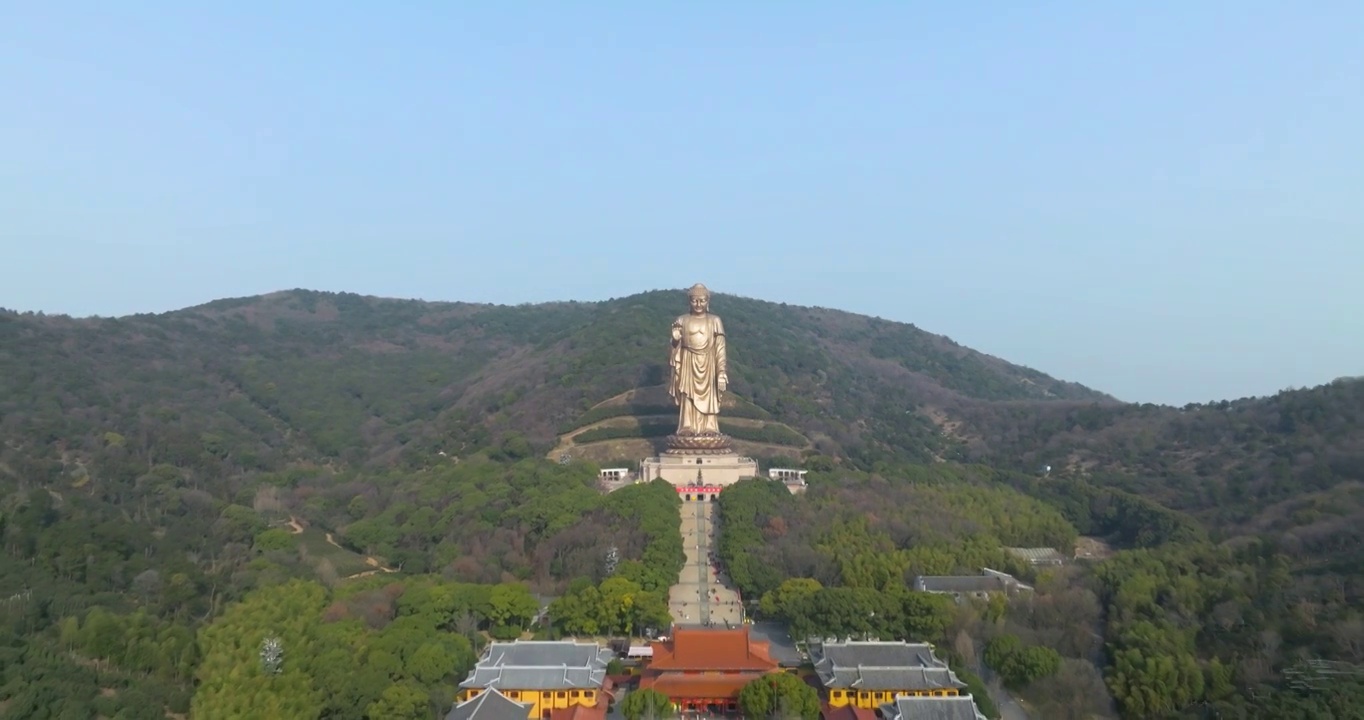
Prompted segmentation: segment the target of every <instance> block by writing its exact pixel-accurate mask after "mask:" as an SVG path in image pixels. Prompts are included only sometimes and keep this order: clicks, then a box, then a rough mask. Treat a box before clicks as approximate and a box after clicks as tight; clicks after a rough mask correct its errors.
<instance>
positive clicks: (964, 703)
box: [881, 695, 985, 720]
mask: <svg viewBox="0 0 1364 720" xmlns="http://www.w3.org/2000/svg"><path fill="white" fill-rule="evenodd" d="M881 716H882V717H884V718H886V720H985V716H984V715H982V714H981V712H980V709H979V708H977V707H976V701H975V699H974V698H972V697H971V696H970V695H958V696H956V697H909V696H902V697H898V698H896V699H895V702H893V703H886V704H885V705H882V706H881Z"/></svg>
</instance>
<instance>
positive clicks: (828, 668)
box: [812, 642, 966, 690]
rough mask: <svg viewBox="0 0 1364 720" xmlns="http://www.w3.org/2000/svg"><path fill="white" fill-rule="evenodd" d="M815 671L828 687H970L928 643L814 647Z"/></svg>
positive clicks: (845, 643)
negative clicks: (959, 678)
mask: <svg viewBox="0 0 1364 720" xmlns="http://www.w3.org/2000/svg"><path fill="white" fill-rule="evenodd" d="M812 659H813V660H814V663H815V672H816V673H818V674H819V680H820V682H821V683H823V684H824V687H826V688H840V689H849V690H939V689H944V688H963V687H966V685H965V684H963V683H962V682H961V681H960V680H958V679H957V676H956V674H955V673H953V672H952V670H951V669H949V668H948V666H947V663H945V662H943V661H942V660H939V659H938V658H937V657H935V656H934V655H933V648H932V647H930V646H929V645H926V644H924V643H904V642H843V643H824V644H823V645H822V646H819V647H816V648H813V650H812Z"/></svg>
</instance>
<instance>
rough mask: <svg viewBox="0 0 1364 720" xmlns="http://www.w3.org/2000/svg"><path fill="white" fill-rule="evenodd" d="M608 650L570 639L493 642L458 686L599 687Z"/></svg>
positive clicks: (516, 688)
mask: <svg viewBox="0 0 1364 720" xmlns="http://www.w3.org/2000/svg"><path fill="white" fill-rule="evenodd" d="M610 660H611V651H610V650H608V649H606V648H604V647H601V646H599V645H595V644H591V643H577V642H573V641H560V642H543V641H520V640H518V641H516V642H511V643H493V644H492V645H489V646H488V649H487V650H486V651H484V653H483V657H482V658H481V659H480V660H479V661H478V665H476V666H475V667H474V669H473V672H470V673H469V677H467V678H465V679H464V682H462V683H460V684H459V686H460V687H463V688H505V689H511V690H567V689H571V688H599V687H601V685H602V682H603V681H604V680H605V679H606V664H607V662H609V661H610Z"/></svg>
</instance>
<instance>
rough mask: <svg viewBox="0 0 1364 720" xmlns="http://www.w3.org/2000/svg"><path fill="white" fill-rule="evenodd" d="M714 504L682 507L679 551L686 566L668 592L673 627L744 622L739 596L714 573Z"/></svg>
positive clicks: (722, 578)
mask: <svg viewBox="0 0 1364 720" xmlns="http://www.w3.org/2000/svg"><path fill="white" fill-rule="evenodd" d="M714 517H715V504H714V503H711V502H704V501H689V502H684V503H683V504H682V547H683V549H684V550H685V551H686V553H687V563H686V565H683V566H682V572H681V573H679V574H678V578H677V584H675V585H673V586H672V588H671V589H670V590H669V592H668V607H669V609H670V610H671V611H672V615H673V623H674V624H676V625H687V626H693V627H716V628H725V627H738V626H739V624H740V623H742V622H743V608H742V606H741V605H740V603H739V593H738V591H737V590H735V589H734V588H732V587H730V586H729V584H728V578H726V577H725V575H724V574H723V573H719V572H717V571H716V569H715V565H714V564H713V563H712V562H711V553H712V551H713V548H714V546H715V534H716V530H715V522H714Z"/></svg>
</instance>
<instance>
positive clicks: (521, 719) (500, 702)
mask: <svg viewBox="0 0 1364 720" xmlns="http://www.w3.org/2000/svg"><path fill="white" fill-rule="evenodd" d="M531 707H533V705H531V704H530V703H519V702H516V701H515V700H512V699H511V698H509V697H507V696H506V695H503V694H502V693H500V692H498V691H496V690H489V691H488V692H484V693H479V694H478V696H477V697H473V698H470V699H468V700H465V701H464V702H462V703H458V704H456V705H455V706H454V707H452V708H450V712H448V713H446V715H445V720H526V718H527V717H528V716H529V715H530V709H531Z"/></svg>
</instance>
